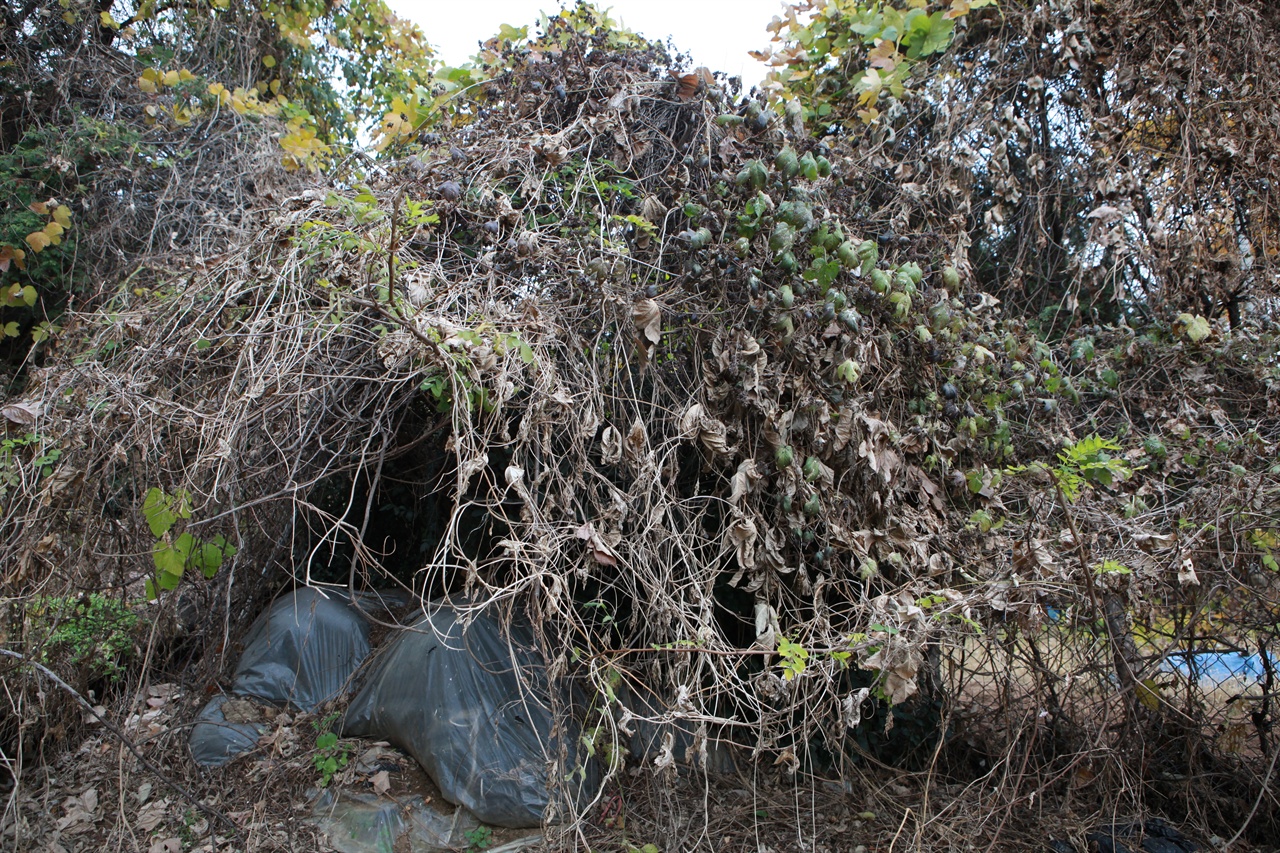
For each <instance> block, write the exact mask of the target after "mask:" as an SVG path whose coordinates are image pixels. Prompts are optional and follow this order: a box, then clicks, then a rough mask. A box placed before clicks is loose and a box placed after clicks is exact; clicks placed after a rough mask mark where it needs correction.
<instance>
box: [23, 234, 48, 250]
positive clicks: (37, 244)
mask: <svg viewBox="0 0 1280 853" xmlns="http://www.w3.org/2000/svg"><path fill="white" fill-rule="evenodd" d="M26 240H27V245H28V246H30V247H31V251H33V252H35V253H37V254H39V253H40V252H43V251H44V250H45V249H47V248H49V247H50V246H51V245H53V241H52V240H51V239H49V235H48V234H46V233H45V232H43V231H32V232H31V233H30V234H28V235H27V237H26Z"/></svg>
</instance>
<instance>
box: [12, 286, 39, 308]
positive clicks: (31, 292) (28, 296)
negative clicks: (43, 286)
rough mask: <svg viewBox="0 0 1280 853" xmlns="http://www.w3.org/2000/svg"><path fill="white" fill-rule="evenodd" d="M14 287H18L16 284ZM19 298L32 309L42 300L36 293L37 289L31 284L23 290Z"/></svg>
mask: <svg viewBox="0 0 1280 853" xmlns="http://www.w3.org/2000/svg"><path fill="white" fill-rule="evenodd" d="M14 287H17V285H16V284H15V285H14ZM19 296H20V297H21V298H22V301H23V302H25V303H27V307H28V308H30V307H31V306H32V305H35V304H36V300H37V299H39V298H40V297H39V295H38V294H37V293H36V289H35V288H34V287H32V286H31V285H29V284H28V285H27V286H26V287H24V288H22V291H21V292H20V294H19Z"/></svg>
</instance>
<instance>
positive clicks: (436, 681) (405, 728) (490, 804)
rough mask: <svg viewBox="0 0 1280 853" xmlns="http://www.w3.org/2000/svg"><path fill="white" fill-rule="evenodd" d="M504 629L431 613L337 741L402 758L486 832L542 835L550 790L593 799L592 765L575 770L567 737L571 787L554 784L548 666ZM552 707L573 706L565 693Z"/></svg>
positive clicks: (401, 643) (387, 659)
mask: <svg viewBox="0 0 1280 853" xmlns="http://www.w3.org/2000/svg"><path fill="white" fill-rule="evenodd" d="M504 625H505V623H504V621H502V620H500V619H499V618H498V617H497V616H496V615H495V614H491V613H490V612H488V611H483V612H480V613H477V614H474V615H473V616H472V617H471V618H470V622H469V624H464V617H463V616H462V614H460V613H459V612H458V611H457V610H455V609H453V608H451V607H447V606H438V605H431V606H430V607H429V609H428V612H427V615H426V616H425V617H423V618H422V619H421V620H419V621H418V622H417V623H416V624H415V625H414V630H408V631H403V632H401V633H400V634H399V635H397V636H396V637H395V638H394V639H393V640H392V641H391V642H390V643H389V644H388V646H387V648H386V649H385V651H384V653H383V654H382V655H381V656H380V658H379V659H378V660H376V661H375V662H373V663H372V665H371V668H370V671H369V674H368V675H367V676H366V677H364V678H363V680H362V686H361V688H360V692H359V693H358V694H357V695H356V697H355V698H354V699H353V700H352V702H351V704H350V706H349V708H348V709H347V714H346V718H345V722H344V725H343V734H344V735H348V736H365V737H377V738H384V739H386V740H387V741H389V742H391V743H392V744H394V745H395V746H398V747H400V748H401V749H403V750H405V751H406V752H408V753H409V754H410V755H412V756H413V757H414V758H415V759H417V761H418V763H420V764H421V765H422V766H423V768H424V769H425V770H426V771H427V773H429V774H430V775H431V777H432V779H434V780H435V782H436V784H437V785H439V786H440V790H441V792H442V793H443V794H444V796H445V798H446V799H447V800H449V801H450V802H452V803H456V804H458V805H462V806H465V807H466V808H467V809H469V810H470V811H471V812H473V813H474V814H475V815H476V816H477V817H478V818H480V820H482V821H484V822H485V823H490V824H494V825H496V826H506V827H530V826H538V825H540V824H541V823H542V820H543V816H544V814H545V813H546V811H547V807H548V806H549V805H550V804H551V801H552V797H553V796H556V795H555V794H553V793H552V790H553V788H554V789H555V790H556V791H558V792H559V795H560V796H563V797H564V799H565V800H569V799H575V798H577V797H578V796H580V795H581V794H583V793H585V792H589V791H591V790H592V785H593V784H595V783H596V780H597V778H598V772H597V771H596V769H595V767H594V764H593V763H590V762H587V763H586V765H584V766H581V767H577V768H575V766H574V765H575V763H576V762H577V759H575V758H574V756H575V754H576V750H575V749H574V748H573V747H576V745H577V730H576V729H571V730H570V731H568V732H567V733H566V734H565V736H566V737H568V738H569V741H568V744H567V746H569V747H570V748H569V749H568V754H569V756H570V758H569V760H568V761H567V762H566V763H567V764H568V765H569V767H568V769H567V770H566V773H565V775H566V776H568V777H569V780H566V779H560V780H558V782H559V784H557V785H555V786H552V785H551V784H550V782H551V780H550V777H549V768H550V767H553V766H555V763H554V759H555V757H556V756H557V755H558V752H559V747H558V741H557V740H556V738H555V734H554V728H555V727H554V715H553V712H552V708H551V702H550V696H551V694H550V688H549V686H548V682H547V676H546V665H545V661H544V660H543V658H542V656H541V654H540V652H539V651H538V648H537V645H536V644H535V642H534V639H533V632H532V630H531V629H530V628H529V627H528V626H527V625H522V624H520V623H519V622H516V623H515V624H510V625H505V627H504ZM558 698H559V699H560V701H561V702H567V701H569V698H570V697H569V695H568V691H567V690H566V691H565V693H564V695H562V696H559V697H558ZM584 761H585V759H584ZM575 769H576V771H577V772H575ZM570 780H571V781H570Z"/></svg>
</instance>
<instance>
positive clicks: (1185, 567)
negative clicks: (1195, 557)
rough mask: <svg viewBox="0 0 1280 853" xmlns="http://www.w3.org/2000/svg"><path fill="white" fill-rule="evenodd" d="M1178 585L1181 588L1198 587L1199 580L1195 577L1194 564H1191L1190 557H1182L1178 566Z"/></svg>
mask: <svg viewBox="0 0 1280 853" xmlns="http://www.w3.org/2000/svg"><path fill="white" fill-rule="evenodd" d="M1178 583H1179V584H1181V585H1182V586H1199V585H1200V579H1199V578H1198V577H1196V566H1195V563H1193V562H1191V558H1190V557H1183V558H1182V563H1181V564H1180V565H1179V566H1178Z"/></svg>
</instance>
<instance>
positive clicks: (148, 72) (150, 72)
mask: <svg viewBox="0 0 1280 853" xmlns="http://www.w3.org/2000/svg"><path fill="white" fill-rule="evenodd" d="M142 79H143V80H150V81H151V82H152V83H158V82H160V72H159V71H157V70H156V69H154V68H145V69H143V71H142Z"/></svg>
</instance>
